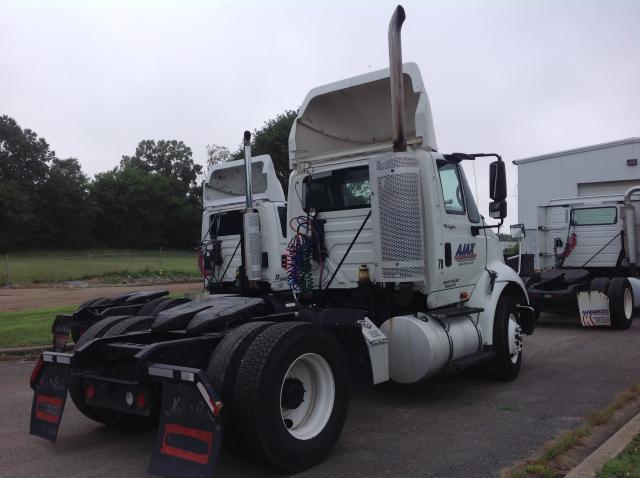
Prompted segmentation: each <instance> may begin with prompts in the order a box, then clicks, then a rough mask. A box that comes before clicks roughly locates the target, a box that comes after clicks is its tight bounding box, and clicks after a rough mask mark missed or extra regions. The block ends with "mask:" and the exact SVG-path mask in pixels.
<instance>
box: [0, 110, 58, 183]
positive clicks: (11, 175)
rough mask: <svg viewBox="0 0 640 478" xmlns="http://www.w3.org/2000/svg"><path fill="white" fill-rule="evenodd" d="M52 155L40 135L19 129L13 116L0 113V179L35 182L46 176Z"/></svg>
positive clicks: (52, 152)
mask: <svg viewBox="0 0 640 478" xmlns="http://www.w3.org/2000/svg"><path fill="white" fill-rule="evenodd" d="M53 158H55V152H54V151H50V150H49V144H48V143H47V141H46V140H45V139H44V138H38V135H37V134H36V133H34V132H33V131H31V130H30V129H24V130H23V129H22V128H21V127H20V126H19V125H18V123H17V122H16V120H14V119H13V118H10V117H9V116H7V115H3V116H0V181H7V180H20V181H24V182H26V183H30V184H37V183H39V182H41V181H42V180H44V178H45V177H46V174H47V171H48V163H49V161H51V160H52V159H53Z"/></svg>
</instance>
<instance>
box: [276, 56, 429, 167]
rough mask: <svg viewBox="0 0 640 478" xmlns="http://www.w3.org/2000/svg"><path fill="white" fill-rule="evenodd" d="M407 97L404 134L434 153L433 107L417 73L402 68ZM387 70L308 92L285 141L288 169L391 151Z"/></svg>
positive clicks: (414, 68)
mask: <svg viewBox="0 0 640 478" xmlns="http://www.w3.org/2000/svg"><path fill="white" fill-rule="evenodd" d="M402 69H403V79H404V95H405V134H406V136H407V140H409V141H411V140H412V139H418V140H419V141H421V142H422V147H423V148H425V149H427V150H432V151H436V150H437V145H436V138H435V132H434V128H433V119H432V115H431V106H430V104H429V98H428V96H427V92H426V89H425V87H424V83H423V81H422V75H421V74H420V69H419V68H418V65H416V64H415V63H405V64H403V66H402ZM392 134H393V132H392V125H391V91H390V85H389V68H385V69H383V70H378V71H372V72H370V73H365V74H364V75H359V76H354V77H352V78H347V79H345V80H340V81H337V82H335V83H330V84H328V85H324V86H319V87H317V88H314V89H312V90H311V91H310V92H309V93H308V94H307V96H306V98H305V100H304V102H303V103H302V106H301V107H300V111H299V113H298V117H297V118H296V120H295V122H294V123H293V127H292V129H291V133H290V135H289V166H290V168H292V169H294V168H295V167H296V164H297V162H298V161H305V162H313V158H316V157H319V156H325V155H328V154H331V153H337V154H339V153H346V152H348V151H349V150H352V149H358V148H362V147H364V146H372V145H380V146H381V148H382V147H384V146H388V147H391V142H392V140H393V138H392Z"/></svg>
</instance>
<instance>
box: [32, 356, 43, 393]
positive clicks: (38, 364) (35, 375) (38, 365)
mask: <svg viewBox="0 0 640 478" xmlns="http://www.w3.org/2000/svg"><path fill="white" fill-rule="evenodd" d="M43 364H44V362H43V361H42V357H39V358H38V361H37V362H36V366H35V367H33V371H32V372H31V377H30V378H29V383H30V384H31V386H32V387H33V386H34V384H35V383H36V380H38V375H40V370H42V365H43Z"/></svg>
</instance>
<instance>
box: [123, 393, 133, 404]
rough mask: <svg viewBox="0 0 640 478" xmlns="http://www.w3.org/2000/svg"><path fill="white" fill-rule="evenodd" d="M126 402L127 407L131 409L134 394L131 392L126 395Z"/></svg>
mask: <svg viewBox="0 0 640 478" xmlns="http://www.w3.org/2000/svg"><path fill="white" fill-rule="evenodd" d="M124 401H125V402H126V404H127V406H129V407H131V406H132V405H133V393H131V392H127V393H125V394H124Z"/></svg>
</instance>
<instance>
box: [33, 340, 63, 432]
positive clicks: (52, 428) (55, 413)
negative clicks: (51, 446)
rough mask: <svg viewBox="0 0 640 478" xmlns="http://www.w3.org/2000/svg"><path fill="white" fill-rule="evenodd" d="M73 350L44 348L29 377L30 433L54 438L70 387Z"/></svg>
mask: <svg viewBox="0 0 640 478" xmlns="http://www.w3.org/2000/svg"><path fill="white" fill-rule="evenodd" d="M71 357H72V354H64V353H56V352H44V353H43V354H42V357H41V358H40V360H38V362H37V364H36V368H35V369H34V371H33V374H32V377H31V388H33V391H34V395H33V403H32V405H31V425H30V428H29V433H31V434H32V435H36V436H39V437H42V438H45V439H47V440H49V441H51V442H54V443H55V441H56V438H57V436H58V429H59V428H60V420H61V419H62V412H63V411H64V405H65V403H66V401H67V391H68V390H69V371H70V365H71Z"/></svg>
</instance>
